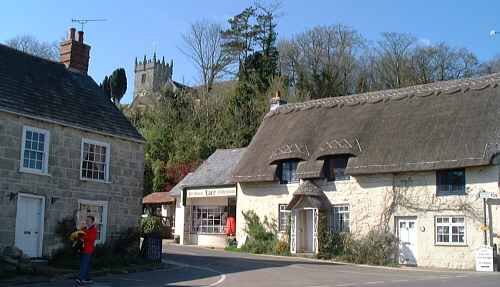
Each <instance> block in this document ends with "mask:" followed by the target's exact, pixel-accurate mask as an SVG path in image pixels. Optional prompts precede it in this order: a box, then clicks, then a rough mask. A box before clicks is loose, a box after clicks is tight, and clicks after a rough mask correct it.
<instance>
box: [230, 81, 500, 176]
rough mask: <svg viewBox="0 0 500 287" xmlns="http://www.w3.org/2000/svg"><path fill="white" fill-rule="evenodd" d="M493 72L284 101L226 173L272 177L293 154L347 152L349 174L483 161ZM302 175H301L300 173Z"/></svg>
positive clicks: (497, 104)
mask: <svg viewBox="0 0 500 287" xmlns="http://www.w3.org/2000/svg"><path fill="white" fill-rule="evenodd" d="M498 82H500V74H492V75H488V76H483V77H479V78H474V79H462V80H454V81H445V82H436V83H432V84H426V85H420V86H413V87H407V88H402V89H395V90H385V91H378V92H370V93H365V94H359V95H352V96H345V97H334V98H326V99H320V100H314V101H308V102H304V103H297V104H290V105H285V106H282V107H279V108H278V109H276V110H274V111H271V112H269V113H268V114H267V115H266V117H265V118H264V121H263V122H262V124H261V126H260V128H259V130H258V131H257V134H256V135H255V136H254V138H253V140H252V142H251V143H250V145H249V146H248V148H247V151H246V152H245V154H244V155H243V158H242V159H241V161H240V163H239V165H238V166H237V168H236V169H235V172H234V173H233V176H234V178H235V180H236V181H238V182H245V181H273V180H275V175H274V171H275V170H276V163H277V162H278V161H280V160H284V159H291V158H296V159H300V160H302V161H305V162H307V163H304V164H302V163H301V164H300V166H299V171H298V172H299V176H300V175H301V174H304V175H307V174H312V175H313V177H314V176H319V174H320V173H321V171H320V169H321V165H318V164H317V162H315V161H317V160H318V158H320V157H321V156H325V155H335V154H352V155H354V156H353V157H351V158H350V159H349V162H348V165H347V170H346V172H347V173H348V174H351V175H358V174H373V173H387V172H390V173H392V172H405V171H423V170H436V169H448V168H458V167H468V166H481V165H488V164H489V163H490V160H491V158H492V156H493V155H495V154H496V153H497V152H498V151H499V148H500V145H499V143H500V141H499V136H500V129H499V128H498V127H500V116H499V114H498V112H499V111H500V90H499V89H498ZM303 178H308V177H307V176H306V177H303Z"/></svg>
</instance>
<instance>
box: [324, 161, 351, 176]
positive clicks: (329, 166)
mask: <svg viewBox="0 0 500 287" xmlns="http://www.w3.org/2000/svg"><path fill="white" fill-rule="evenodd" d="M348 159H349V156H347V155H339V156H333V157H328V158H326V159H325V177H326V180H327V181H338V180H349V178H350V177H349V175H346V174H345V169H346V167H347V161H348Z"/></svg>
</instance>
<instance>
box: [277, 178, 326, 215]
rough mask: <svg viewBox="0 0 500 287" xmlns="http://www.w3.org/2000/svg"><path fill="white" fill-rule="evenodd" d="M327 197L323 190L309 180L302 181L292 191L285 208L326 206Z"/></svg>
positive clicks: (322, 207)
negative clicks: (290, 198)
mask: <svg viewBox="0 0 500 287" xmlns="http://www.w3.org/2000/svg"><path fill="white" fill-rule="evenodd" d="M328 202H329V201H328V198H327V197H326V195H325V194H324V193H323V190H321V188H320V187H319V186H317V185H316V184H315V183H314V182H312V181H310V180H305V181H303V182H302V183H301V184H300V185H299V187H298V188H297V190H296V191H295V192H294V193H293V198H292V200H291V201H290V203H289V204H288V206H287V209H295V208H304V207H314V208H321V209H324V208H328V207H329V206H328V204H327V203H328Z"/></svg>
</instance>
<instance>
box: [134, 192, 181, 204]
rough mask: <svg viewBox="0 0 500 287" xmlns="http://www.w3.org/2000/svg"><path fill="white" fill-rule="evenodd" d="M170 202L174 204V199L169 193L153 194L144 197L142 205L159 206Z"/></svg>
mask: <svg viewBox="0 0 500 287" xmlns="http://www.w3.org/2000/svg"><path fill="white" fill-rule="evenodd" d="M170 202H175V197H173V196H172V195H170V194H169V192H153V193H150V194H148V195H146V196H145V197H144V198H143V199H142V203H143V204H160V203H170Z"/></svg>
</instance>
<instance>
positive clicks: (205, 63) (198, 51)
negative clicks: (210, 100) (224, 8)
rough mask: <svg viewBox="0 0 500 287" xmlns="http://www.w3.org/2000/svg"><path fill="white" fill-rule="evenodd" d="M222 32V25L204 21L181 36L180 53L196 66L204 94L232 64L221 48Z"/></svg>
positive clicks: (194, 25) (197, 23)
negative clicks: (182, 42) (181, 46)
mask: <svg viewBox="0 0 500 287" xmlns="http://www.w3.org/2000/svg"><path fill="white" fill-rule="evenodd" d="M222 31H223V29H222V25H220V24H218V23H214V22H209V21H206V20H204V21H199V22H195V23H193V24H191V26H190V29H189V31H188V32H186V33H185V34H184V35H183V36H182V38H183V41H184V47H183V48H181V51H182V53H184V54H185V55H186V56H187V57H189V58H190V59H191V60H192V61H193V63H194V64H195V65H196V68H197V69H198V71H199V73H200V77H201V82H202V84H203V86H204V90H205V92H206V93H208V92H210V91H211V90H212V86H213V84H214V82H215V81H216V80H217V79H219V78H221V77H222V76H223V75H224V74H225V73H226V72H227V71H228V68H229V66H230V65H231V64H232V63H233V58H232V57H231V56H230V55H228V54H227V53H226V52H225V51H224V49H223V48H222V44H223V39H222Z"/></svg>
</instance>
